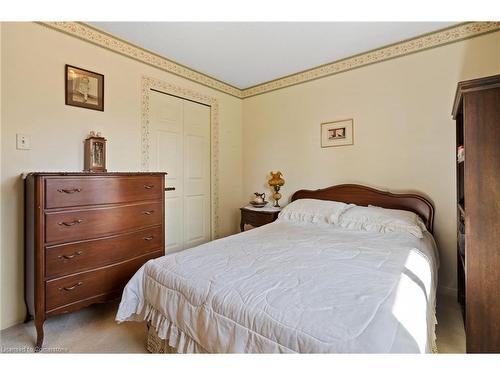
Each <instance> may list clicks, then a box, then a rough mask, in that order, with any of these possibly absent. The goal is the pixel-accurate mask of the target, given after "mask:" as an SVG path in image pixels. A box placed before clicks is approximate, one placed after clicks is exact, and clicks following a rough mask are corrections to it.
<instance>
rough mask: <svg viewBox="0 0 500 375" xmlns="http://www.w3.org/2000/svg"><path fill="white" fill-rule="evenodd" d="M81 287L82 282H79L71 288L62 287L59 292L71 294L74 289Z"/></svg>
mask: <svg viewBox="0 0 500 375" xmlns="http://www.w3.org/2000/svg"><path fill="white" fill-rule="evenodd" d="M81 285H83V282H82V281H79V282H78V283H76V284H75V285H73V286H64V287H62V288H59V290H65V291H67V292H71V291H72V290H73V289H75V288H76V287H79V286H81Z"/></svg>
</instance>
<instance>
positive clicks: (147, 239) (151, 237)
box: [142, 236, 154, 241]
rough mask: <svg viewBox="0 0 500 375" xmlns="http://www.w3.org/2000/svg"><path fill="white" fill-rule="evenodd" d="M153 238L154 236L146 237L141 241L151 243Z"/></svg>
mask: <svg viewBox="0 0 500 375" xmlns="http://www.w3.org/2000/svg"><path fill="white" fill-rule="evenodd" d="M153 238H154V236H148V237H143V238H142V239H143V240H144V241H151V240H152V239H153Z"/></svg>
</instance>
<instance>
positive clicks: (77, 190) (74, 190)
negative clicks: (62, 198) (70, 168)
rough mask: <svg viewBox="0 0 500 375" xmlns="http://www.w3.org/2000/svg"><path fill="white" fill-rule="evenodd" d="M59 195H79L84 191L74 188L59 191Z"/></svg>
mask: <svg viewBox="0 0 500 375" xmlns="http://www.w3.org/2000/svg"><path fill="white" fill-rule="evenodd" d="M57 191H58V192H59V193H66V194H73V193H79V192H81V191H82V189H78V188H74V189H57Z"/></svg>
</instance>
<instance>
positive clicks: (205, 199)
mask: <svg viewBox="0 0 500 375" xmlns="http://www.w3.org/2000/svg"><path fill="white" fill-rule="evenodd" d="M209 240H210V107H208V106H204V105H201V104H198V103H193V102H189V101H184V247H185V248H189V247H193V246H196V245H199V244H202V243H204V242H207V241H209Z"/></svg>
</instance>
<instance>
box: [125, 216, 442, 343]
mask: <svg viewBox="0 0 500 375" xmlns="http://www.w3.org/2000/svg"><path fill="white" fill-rule="evenodd" d="M437 267H438V256H437V250H436V245H435V243H434V240H433V238H432V236H431V235H430V234H429V233H428V232H426V233H424V238H423V239H418V238H416V237H415V236H413V235H411V234H407V233H372V232H363V231H354V230H347V229H340V228H338V227H334V226H331V225H326V224H325V225H322V224H319V223H316V224H313V223H297V222H286V221H280V220H278V221H276V222H274V223H272V224H268V225H265V226H262V227H260V228H256V229H253V230H250V231H247V232H244V233H240V234H237V235H233V236H229V237H226V238H223V239H219V240H216V241H212V242H209V243H206V244H203V245H201V246H198V247H195V248H192V249H188V250H185V251H182V252H179V253H174V254H170V255H166V256H164V257H161V258H157V259H154V260H150V261H149V262H147V263H146V264H145V265H144V266H143V267H142V268H141V269H139V270H138V271H137V273H136V274H135V275H134V276H133V278H132V279H131V280H130V281H129V283H128V284H127V286H126V287H125V289H124V292H123V296H122V300H121V303H120V306H119V309H118V312H117V315H116V320H117V322H124V321H130V320H141V321H142V320H146V321H148V322H149V324H150V325H151V327H152V328H153V329H154V330H155V332H156V334H157V336H158V338H159V339H161V340H164V341H165V342H166V343H167V345H168V346H169V347H170V348H172V349H173V350H174V351H176V352H178V353H198V352H208V353H428V352H431V351H432V350H433V348H434V347H435V335H434V325H435V324H436V321H435V293H436V280H437Z"/></svg>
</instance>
